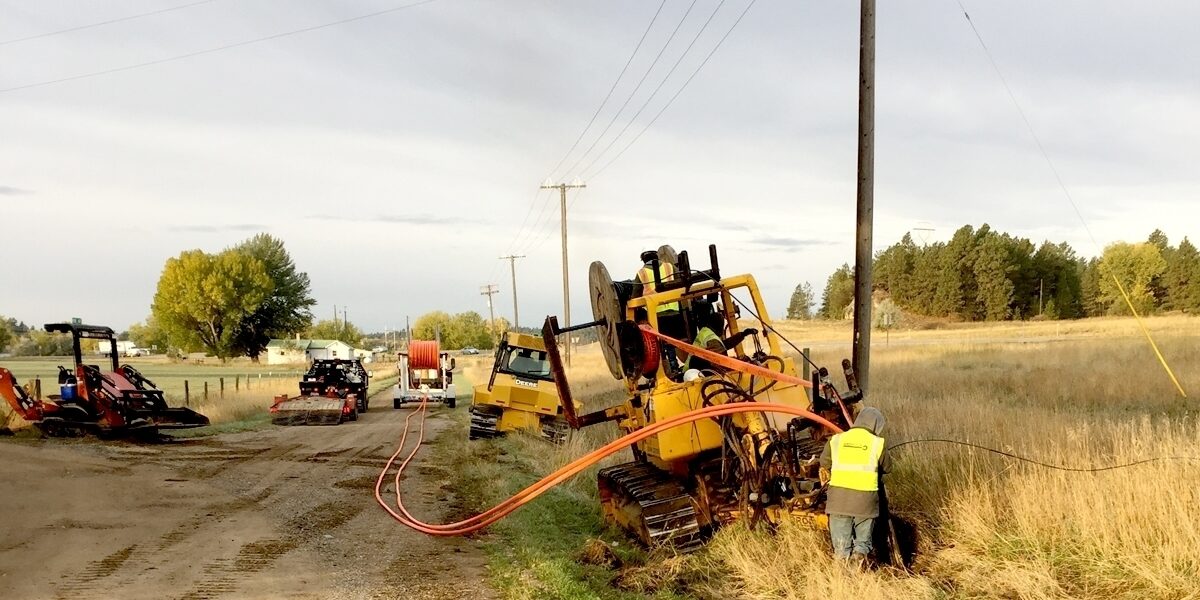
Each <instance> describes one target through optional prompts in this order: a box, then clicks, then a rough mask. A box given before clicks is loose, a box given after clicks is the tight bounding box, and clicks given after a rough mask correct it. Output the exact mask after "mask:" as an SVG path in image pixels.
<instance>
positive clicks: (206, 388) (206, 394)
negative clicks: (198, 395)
mask: <svg viewBox="0 0 1200 600" xmlns="http://www.w3.org/2000/svg"><path fill="white" fill-rule="evenodd" d="M204 399H205V400H208V380H207V379H205V380H204Z"/></svg>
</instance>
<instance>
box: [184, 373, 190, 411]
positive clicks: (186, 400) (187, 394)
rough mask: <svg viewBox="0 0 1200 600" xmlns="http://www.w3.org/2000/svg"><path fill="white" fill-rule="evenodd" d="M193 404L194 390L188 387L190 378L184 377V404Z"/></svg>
mask: <svg viewBox="0 0 1200 600" xmlns="http://www.w3.org/2000/svg"><path fill="white" fill-rule="evenodd" d="M191 404H192V392H191V390H189V389H188V380H186V379H184V380H183V405H184V406H191Z"/></svg>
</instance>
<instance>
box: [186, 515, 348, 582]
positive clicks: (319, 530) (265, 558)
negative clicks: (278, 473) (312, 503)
mask: <svg viewBox="0 0 1200 600" xmlns="http://www.w3.org/2000/svg"><path fill="white" fill-rule="evenodd" d="M362 510H363V507H361V506H353V505H349V504H347V503H346V502H343V501H340V500H335V501H331V502H325V503H323V504H320V505H318V506H316V507H315V508H313V509H311V510H309V511H308V512H306V513H304V514H303V515H300V516H299V517H296V518H295V519H293V520H292V521H291V522H289V523H288V525H287V526H288V528H289V529H290V532H289V533H288V534H287V535H285V536H283V537H279V538H267V539H261V540H256V541H253V542H249V543H246V544H242V547H241V548H239V549H238V552H237V555H235V556H233V557H232V558H218V559H215V560H212V561H210V562H209V563H207V564H205V565H204V573H205V575H207V576H210V577H211V579H210V580H208V581H206V582H204V583H201V584H200V585H198V586H197V587H195V588H194V589H192V590H191V591H189V592H187V593H186V594H184V595H183V596H180V598H181V600H209V599H212V598H220V597H221V596H224V595H228V594H232V593H234V592H235V591H236V590H237V588H238V584H239V583H240V582H241V581H242V580H243V579H246V578H248V577H250V576H253V575H254V574H256V573H258V572H260V571H262V570H264V569H266V568H267V567H269V566H271V565H272V564H273V563H274V562H275V561H276V560H278V559H279V557H281V556H283V555H284V554H287V553H288V552H291V551H293V550H295V549H297V548H299V547H301V546H303V545H305V544H307V543H312V542H315V541H316V540H317V539H319V538H314V537H313V536H312V535H309V534H310V533H316V534H320V535H325V534H328V532H330V531H335V530H337V529H338V528H339V527H341V526H342V525H344V524H346V523H347V522H348V521H350V519H353V518H354V517H356V516H358V514H359V513H360V512H362Z"/></svg>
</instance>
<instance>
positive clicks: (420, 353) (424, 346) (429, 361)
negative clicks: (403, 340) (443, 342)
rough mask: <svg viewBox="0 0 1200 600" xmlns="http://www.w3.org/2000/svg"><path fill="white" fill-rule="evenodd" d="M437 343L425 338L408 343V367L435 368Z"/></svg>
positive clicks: (436, 366)
mask: <svg viewBox="0 0 1200 600" xmlns="http://www.w3.org/2000/svg"><path fill="white" fill-rule="evenodd" d="M438 354H439V352H438V343H437V342H429V341H425V340H413V341H411V342H409V343H408V368H410V369H436V368H438V366H439V361H438Z"/></svg>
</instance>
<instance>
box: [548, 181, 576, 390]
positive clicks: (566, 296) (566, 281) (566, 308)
mask: <svg viewBox="0 0 1200 600" xmlns="http://www.w3.org/2000/svg"><path fill="white" fill-rule="evenodd" d="M585 187H587V185H586V184H584V183H583V182H582V181H579V180H578V179H576V180H575V182H574V183H560V184H558V185H554V184H551V183H550V180H549V179H547V180H546V182H545V183H543V184H542V189H543V190H550V189H557V190H558V204H559V208H560V211H561V216H560V219H561V222H562V268H563V325H562V326H563V327H570V326H571V279H570V277H569V276H568V274H567V190H568V189H571V188H585ZM564 348H565V349H566V353H565V358H566V363H567V366H568V367H570V366H571V334H570V333H568V334H567V339H566V342H565V344H564Z"/></svg>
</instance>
